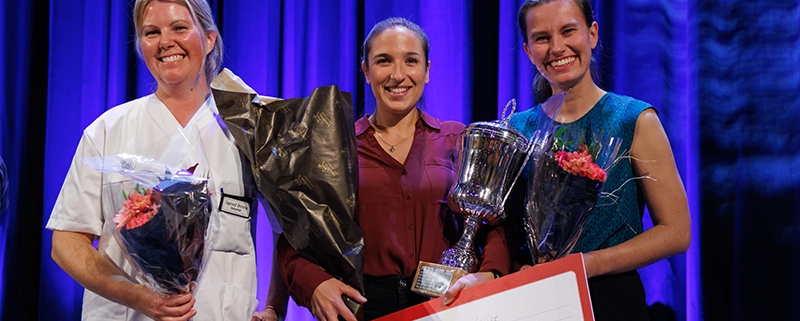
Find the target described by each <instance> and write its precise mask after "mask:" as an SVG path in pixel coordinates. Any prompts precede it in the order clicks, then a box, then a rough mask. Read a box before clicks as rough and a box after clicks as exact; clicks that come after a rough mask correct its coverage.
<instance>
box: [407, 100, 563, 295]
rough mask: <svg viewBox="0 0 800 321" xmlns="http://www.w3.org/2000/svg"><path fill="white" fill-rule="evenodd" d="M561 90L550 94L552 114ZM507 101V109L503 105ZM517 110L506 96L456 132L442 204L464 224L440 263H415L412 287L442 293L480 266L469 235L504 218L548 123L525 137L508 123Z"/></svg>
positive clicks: (471, 236)
mask: <svg viewBox="0 0 800 321" xmlns="http://www.w3.org/2000/svg"><path fill="white" fill-rule="evenodd" d="M565 95H566V93H564V94H559V95H555V96H553V97H551V100H553V103H551V105H552V106H553V107H554V108H553V111H554V113H553V114H552V115H551V116H553V117H554V116H555V114H556V113H557V112H558V110H559V109H560V108H561V104H562V103H563V101H564V96H565ZM509 105H511V106H512V108H511V112H510V113H509V114H508V116H506V115H505V114H506V110H507V109H508V106H509ZM515 109H516V101H515V100H513V99H512V100H511V101H509V103H508V104H507V105H506V107H505V108H504V110H503V118H502V119H501V120H499V121H491V122H476V123H472V124H470V125H469V126H467V128H465V129H464V131H463V132H462V133H461V135H460V145H459V155H458V167H457V177H458V180H457V182H456V184H454V185H453V187H452V188H451V189H450V192H449V194H448V200H447V203H448V205H449V206H450V209H452V210H453V211H454V212H455V213H456V214H458V215H462V216H464V221H465V224H464V225H465V227H464V231H463V234H462V235H461V238H460V239H459V241H458V242H457V243H456V244H455V245H454V246H453V247H451V248H449V249H447V250H445V251H444V252H443V253H442V257H441V259H440V261H439V263H438V264H437V263H432V262H420V263H419V265H418V266H417V272H416V275H415V276H414V281H413V284H412V287H411V290H412V291H414V292H417V293H420V294H423V295H428V296H436V297H438V296H442V295H444V293H445V292H446V291H447V289H449V288H450V286H451V285H452V284H453V283H455V281H456V280H458V279H459V278H460V277H461V276H463V275H465V274H467V273H474V272H477V271H478V268H479V265H480V264H479V258H478V257H477V255H476V253H475V250H474V239H475V234H476V232H477V231H478V228H479V227H480V226H481V225H482V224H486V225H490V226H491V225H497V224H499V223H501V222H502V221H503V220H504V219H505V218H506V213H505V211H504V210H503V206H504V204H505V201H506V198H507V197H508V194H509V192H510V191H511V188H512V187H513V185H514V183H515V182H516V180H517V178H518V177H519V175H520V173H521V172H522V170H523V168H524V164H525V163H527V161H528V159H529V158H530V157H531V156H533V157H534V158H535V157H536V155H537V154H538V153H540V151H541V150H543V148H542V146H540V144H539V143H540V141H542V138H544V137H547V136H548V135H549V128H550V124H552V120H551V121H550V122H545V123H540V124H541V125H542V126H540V129H539V130H538V131H537V132H536V133H535V134H534V136H533V137H532V138H531V139H530V140H528V139H526V138H525V137H524V136H523V135H522V134H520V133H519V132H518V131H516V130H515V129H514V128H512V127H511V126H510V125H509V124H508V120H509V119H510V118H511V115H513V113H514V110H515Z"/></svg>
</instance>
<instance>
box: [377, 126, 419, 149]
mask: <svg viewBox="0 0 800 321" xmlns="http://www.w3.org/2000/svg"><path fill="white" fill-rule="evenodd" d="M411 136H414V132H411V134H410V135H408V136H406V138H403V139H402V140H400V141H399V142H397V144H390V143H389V142H387V141H386V140H385V139H383V135H381V133H379V132H378V131H377V130H376V131H375V137H378V139H380V140H381V141H382V142H383V143H384V144H386V145H389V152H391V153H394V147H395V146H397V145H400V144H402V143H403V142H404V141H406V139H409V138H411Z"/></svg>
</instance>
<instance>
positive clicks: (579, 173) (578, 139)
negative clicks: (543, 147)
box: [523, 125, 622, 264]
mask: <svg viewBox="0 0 800 321" xmlns="http://www.w3.org/2000/svg"><path fill="white" fill-rule="evenodd" d="M587 140H588V141H590V143H589V144H587ZM591 140H592V138H591V137H586V136H583V135H578V136H575V135H571V133H570V131H569V130H568V127H567V126H559V125H557V126H556V129H555V134H554V135H553V139H552V141H551V142H552V145H551V146H552V147H551V148H550V149H549V150H548V151H547V152H546V153H544V154H543V155H542V156H541V157H539V158H538V159H535V160H534V161H532V162H531V163H530V174H529V176H528V177H529V180H528V192H527V194H526V200H525V216H524V218H523V219H524V225H525V229H526V232H527V240H528V248H529V249H530V252H531V257H532V259H533V263H534V264H537V263H544V262H549V261H552V260H555V259H559V258H562V257H564V256H566V255H568V254H570V252H571V251H572V249H573V248H574V246H575V244H576V243H577V241H578V239H579V237H580V234H581V230H582V226H583V223H584V222H585V221H586V218H588V216H589V214H590V213H591V211H592V209H593V208H594V206H595V204H596V202H597V200H598V198H599V197H600V194H601V190H602V187H603V183H604V182H605V180H606V177H607V171H608V170H609V169H610V168H611V167H612V166H613V164H614V163H615V162H616V161H617V160H618V158H617V154H618V153H619V148H620V145H621V143H622V141H621V139H619V138H614V137H608V136H603V138H601V139H599V140H597V141H591Z"/></svg>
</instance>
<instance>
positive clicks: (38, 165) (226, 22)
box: [0, 0, 800, 320]
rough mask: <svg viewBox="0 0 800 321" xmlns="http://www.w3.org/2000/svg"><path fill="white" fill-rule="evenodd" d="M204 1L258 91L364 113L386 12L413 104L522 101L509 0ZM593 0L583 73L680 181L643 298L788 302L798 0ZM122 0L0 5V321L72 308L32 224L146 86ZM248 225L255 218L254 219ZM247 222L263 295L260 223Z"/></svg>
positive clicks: (758, 305)
mask: <svg viewBox="0 0 800 321" xmlns="http://www.w3.org/2000/svg"><path fill="white" fill-rule="evenodd" d="M211 3H212V7H213V8H214V10H215V12H216V14H217V21H218V23H219V26H220V29H221V34H222V37H223V40H224V41H225V45H226V54H225V64H224V65H225V67H227V68H230V69H231V70H233V71H234V72H235V73H237V74H238V75H239V76H241V77H242V78H243V79H244V80H245V81H246V82H248V84H250V85H251V87H253V88H254V89H255V90H256V91H258V92H259V93H261V94H264V95H270V96H279V97H286V98H289V97H299V96H305V95H307V94H308V93H310V91H311V90H312V89H313V88H315V87H318V86H323V85H329V84H336V85H339V86H340V87H341V88H343V89H344V90H346V91H349V92H351V93H353V95H354V101H355V102H356V103H357V107H358V108H359V111H361V112H363V111H366V112H370V111H371V110H372V109H373V108H374V98H372V95H371V94H370V93H369V91H368V90H366V91H365V86H364V80H363V78H362V76H361V74H360V68H359V66H360V64H359V61H360V57H359V46H360V44H361V42H362V41H363V38H364V36H365V34H366V32H368V31H369V29H370V28H371V26H372V25H373V24H374V23H375V22H377V21H380V20H382V19H384V18H386V17H390V16H402V17H406V18H409V19H411V20H413V21H415V22H417V23H418V24H420V25H421V26H422V27H423V28H424V29H425V30H426V32H427V33H428V36H429V38H430V41H431V56H430V59H431V62H432V64H431V82H430V84H429V85H428V86H427V88H426V93H425V98H424V99H425V106H426V108H427V111H428V112H430V113H431V114H433V115H434V116H437V117H439V118H442V119H455V120H460V121H462V122H472V121H479V120H490V119H495V118H497V116H498V114H499V112H500V110H502V107H503V106H504V105H505V103H506V102H507V101H508V100H509V99H511V98H516V99H517V101H518V103H519V106H520V108H521V109H525V108H530V107H531V105H532V98H531V92H530V88H531V87H530V84H531V80H532V70H533V69H532V68H533V67H532V66H531V64H530V62H529V61H528V60H527V58H526V57H525V54H524V52H523V50H522V44H521V37H520V36H519V31H518V27H517V25H516V11H517V8H518V7H519V4H520V3H521V1H520V0H500V1H437V0H411V1H366V0H328V1H315V0H307V1H280V0H260V1H254V0H238V1H232V0H229V1H222V0H215V1H212V2H211ZM594 7H595V14H596V16H597V20H598V22H599V24H600V36H601V46H602V49H601V50H600V51H598V53H597V60H598V62H599V67H600V70H601V72H602V81H601V85H602V87H603V88H605V89H606V90H611V91H615V92H618V93H621V94H625V95H630V96H634V97H636V98H639V99H642V100H645V101H648V102H650V103H652V104H653V105H654V106H655V107H656V108H657V109H658V110H659V115H660V117H661V119H662V122H663V124H664V126H665V128H666V129H667V133H668V135H669V136H670V140H671V143H672V148H673V150H674V153H675V156H676V161H677V163H678V167H679V170H680V172H681V175H682V177H683V180H684V184H685V185H686V189H687V194H688V195H689V201H690V206H691V212H692V220H693V227H692V229H693V231H692V232H693V243H692V246H691V248H690V250H689V252H688V253H687V254H685V255H680V256H677V257H674V258H671V259H669V260H664V261H662V262H658V263H656V264H654V265H653V266H650V267H648V268H645V269H642V270H641V273H642V276H643V278H644V280H645V283H646V287H647V295H648V302H649V303H650V304H651V305H652V308H653V310H654V311H659V312H658V315H659V316H660V317H664V318H665V319H666V320H670V319H675V320H706V319H708V320H755V319H780V320H789V319H791V320H798V319H800V309H798V308H797V307H795V306H794V304H793V303H795V302H798V301H800V294H799V293H800V292H798V291H796V290H794V289H796V288H798V286H800V278H798V276H797V274H798V273H797V272H798V271H800V215H798V214H800V213H798V210H797V205H798V202H800V201H798V200H800V183H799V182H800V170H799V167H798V166H799V165H798V164H799V163H800V159H799V158H798V151H799V150H800V138H798V134H800V127H798V126H797V124H798V123H800V116H798V115H799V113H798V103H799V102H800V46H798V45H797V44H798V41H800V26H799V25H798V21H800V5H799V4H798V2H797V1H786V0H776V1H766V2H765V1H735V0H733V1H721V0H716V1H715V0H674V1H673V0H660V1H659V0H628V1H599V0H597V1H595V2H594ZM131 11H132V4H131V3H130V2H129V1H78V0H58V1H50V2H47V1H35V2H32V1H11V0H8V1H6V0H3V1H2V2H0V17H1V19H2V22H0V37H2V41H0V56H1V57H2V61H3V65H2V69H1V73H0V74H1V76H0V85H1V86H0V88H3V94H2V95H1V96H2V99H0V156H2V158H3V160H4V161H5V163H6V164H7V166H8V168H9V172H10V178H11V180H10V198H9V208H8V210H7V211H5V212H4V213H0V270H1V271H2V279H0V285H1V286H2V294H1V297H0V299H1V300H0V312H1V313H2V314H1V315H2V320H37V319H41V320H45V319H47V320H53V319H56V320H78V319H79V318H80V303H81V297H82V288H81V287H80V286H79V285H78V284H77V283H75V282H74V281H72V279H71V278H69V276H67V275H66V274H65V273H64V272H63V271H62V270H61V269H60V268H59V267H58V266H56V265H55V263H53V261H52V260H51V259H50V247H51V246H50V237H51V234H52V233H51V232H50V231H48V230H45V229H44V224H45V223H46V221H47V218H48V217H49V214H50V211H51V209H52V207H53V204H54V202H55V199H56V196H57V194H58V191H59V190H60V188H61V182H62V180H63V178H64V176H65V175H66V172H67V169H68V166H69V162H70V159H71V158H72V155H73V153H74V150H75V147H76V146H77V143H78V140H79V137H80V134H81V131H82V129H83V128H84V127H86V126H87V125H88V124H89V123H90V122H91V121H92V120H93V119H94V118H95V117H97V116H98V115H99V114H100V113H102V112H103V111H105V110H106V109H108V108H110V107H112V106H114V105H117V104H120V103H122V102H125V101H128V100H130V99H133V98H136V97H140V96H142V95H146V94H148V93H151V92H152V91H153V90H154V89H155V82H154V80H153V79H152V77H151V76H150V74H149V73H148V71H147V70H146V68H145V66H144V64H143V62H141V61H140V60H138V59H137V58H136V56H135V54H134V53H133V45H132V37H131V35H132V34H133V31H132V19H131ZM367 89H368V87H367ZM365 93H366V94H365ZM257 224H258V228H259V231H269V226H268V223H267V222H266V220H265V219H261V220H259V221H257ZM256 239H257V244H258V247H259V266H260V270H259V274H260V279H261V282H260V284H259V299H260V300H261V301H262V302H263V300H264V299H265V297H266V289H267V281H268V275H269V273H270V267H271V265H270V264H269V262H270V256H271V246H272V235H271V233H267V232H265V233H258V234H257V235H256ZM262 306H263V303H262ZM290 313H291V316H293V318H292V319H293V320H297V319H308V318H309V317H308V314H307V313H306V312H305V311H303V310H302V309H293V310H291V311H290Z"/></svg>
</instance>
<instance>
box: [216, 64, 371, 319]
mask: <svg viewBox="0 0 800 321" xmlns="http://www.w3.org/2000/svg"><path fill="white" fill-rule="evenodd" d="M211 88H212V93H213V95H214V100H215V102H216V105H217V108H218V109H219V114H220V117H221V118H222V120H223V121H224V122H225V125H226V126H227V128H228V129H229V130H230V132H231V135H232V136H233V137H234V139H235V140H236V144H237V146H238V147H239V149H240V150H241V151H242V153H243V154H244V155H245V156H246V157H247V159H248V160H249V161H250V164H251V165H252V167H253V175H254V176H255V180H256V184H257V186H258V189H259V191H260V192H261V194H262V195H264V197H266V198H267V200H268V201H269V203H270V205H271V206H272V208H273V211H274V212H275V214H276V215H277V219H278V221H279V223H280V228H281V229H282V230H283V234H284V235H285V237H286V239H287V241H288V242H289V243H290V244H291V245H292V246H293V247H294V248H295V249H296V250H297V251H298V252H299V253H300V254H301V255H302V256H303V257H304V258H306V259H307V260H309V261H311V262H313V263H315V264H317V265H319V266H320V267H321V268H322V269H324V270H325V271H326V272H327V273H328V274H330V275H332V276H333V277H335V278H337V279H339V280H341V281H342V282H344V283H346V284H348V285H350V286H352V287H353V288H355V289H358V290H359V291H361V293H363V289H364V288H363V280H362V278H363V274H362V269H363V263H362V256H363V254H362V248H363V246H364V239H363V234H362V232H361V229H360V227H359V226H358V224H357V220H356V189H357V186H358V158H357V154H356V146H355V125H354V119H353V118H354V114H353V107H352V102H351V97H350V94H349V93H346V92H342V91H340V90H339V89H338V88H337V87H336V86H328V87H320V88H317V89H315V90H314V91H313V92H312V93H311V94H310V95H309V96H308V97H304V98H295V99H286V100H278V99H268V98H265V97H263V96H259V95H258V94H257V93H256V92H255V91H254V90H253V89H251V88H250V87H249V86H247V85H246V84H245V83H244V82H243V81H242V80H241V79H240V78H239V77H237V76H236V75H234V74H233V73H232V72H231V71H230V70H227V69H225V70H223V71H222V72H221V73H220V74H219V75H218V76H217V77H216V78H215V79H214V81H213V82H212V84H211ZM348 304H351V306H350V308H351V309H352V310H353V311H355V309H356V308H357V305H356V304H354V301H350V302H348Z"/></svg>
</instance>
